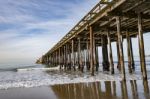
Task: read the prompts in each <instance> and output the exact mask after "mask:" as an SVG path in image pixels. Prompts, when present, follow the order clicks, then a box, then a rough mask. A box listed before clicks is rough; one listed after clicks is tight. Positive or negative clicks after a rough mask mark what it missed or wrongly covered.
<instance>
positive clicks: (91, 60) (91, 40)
mask: <svg viewBox="0 0 150 99" xmlns="http://www.w3.org/2000/svg"><path fill="white" fill-rule="evenodd" d="M93 40H94V34H93V30H92V26H90V70H91V75H92V76H93V75H94V57H93Z"/></svg>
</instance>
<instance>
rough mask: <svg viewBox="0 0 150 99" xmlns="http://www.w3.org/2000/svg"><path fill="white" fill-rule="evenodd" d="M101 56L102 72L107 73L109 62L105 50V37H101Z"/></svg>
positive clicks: (106, 50)
mask: <svg viewBox="0 0 150 99" xmlns="http://www.w3.org/2000/svg"><path fill="white" fill-rule="evenodd" d="M101 39H102V56H103V63H102V64H103V70H104V71H109V61H108V49H107V43H108V42H107V36H106V35H102V37H101Z"/></svg>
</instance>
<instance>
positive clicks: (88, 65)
mask: <svg viewBox="0 0 150 99" xmlns="http://www.w3.org/2000/svg"><path fill="white" fill-rule="evenodd" d="M89 50H90V47H89V41H88V40H87V42H86V66H87V70H90V58H89Z"/></svg>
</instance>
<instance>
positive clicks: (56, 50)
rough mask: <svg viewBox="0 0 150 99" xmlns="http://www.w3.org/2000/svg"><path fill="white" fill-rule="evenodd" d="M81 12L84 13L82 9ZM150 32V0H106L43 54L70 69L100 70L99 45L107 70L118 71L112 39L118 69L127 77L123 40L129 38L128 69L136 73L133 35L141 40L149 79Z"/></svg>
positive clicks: (50, 61) (46, 59)
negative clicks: (149, 44) (147, 37)
mask: <svg viewBox="0 0 150 99" xmlns="http://www.w3.org/2000/svg"><path fill="white" fill-rule="evenodd" d="M79 13H80V12H79ZM148 32H150V1H149V0H110V1H109V0H107V1H106V0H104V1H100V2H99V3H98V4H97V5H96V6H95V7H94V8H93V9H92V10H91V11H90V12H89V13H88V14H86V15H85V17H83V18H82V19H81V21H79V22H78V23H77V25H75V26H74V27H73V28H72V29H71V30H70V31H69V32H68V33H67V34H66V35H65V36H64V37H63V38H62V39H61V40H60V41H59V42H58V43H57V44H56V45H55V46H54V47H53V48H52V49H50V50H49V51H48V52H47V53H46V54H45V55H44V56H42V63H44V64H51V65H54V66H60V69H62V68H64V69H67V70H70V69H74V70H76V69H77V68H78V69H79V70H81V71H83V69H85V68H86V69H87V70H90V72H91V75H94V71H98V67H99V61H98V60H99V59H98V58H99V57H98V47H101V48H102V58H103V59H102V60H103V62H102V65H103V70H104V71H110V73H111V74H114V73H115V71H114V63H113V55H112V54H113V51H112V47H111V43H112V42H116V47H117V56H118V66H117V67H118V69H120V71H121V73H122V78H123V80H125V78H126V77H125V65H124V52H123V50H126V49H123V39H127V53H128V55H127V56H128V68H129V72H130V73H132V72H133V71H134V69H135V67H134V57H133V50H132V40H131V39H132V38H137V39H138V43H139V56H140V62H141V72H142V75H143V78H144V79H147V72H146V64H145V51H144V38H143V34H144V33H148Z"/></svg>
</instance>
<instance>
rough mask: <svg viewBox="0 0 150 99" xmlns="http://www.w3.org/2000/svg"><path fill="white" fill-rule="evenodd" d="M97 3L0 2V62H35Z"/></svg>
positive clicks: (70, 0) (55, 0)
mask: <svg viewBox="0 0 150 99" xmlns="http://www.w3.org/2000/svg"><path fill="white" fill-rule="evenodd" d="M96 2H98V0H94V1H93V0H82V1H81V0H0V35H1V36H0V45H1V46H0V55H1V56H0V63H13V62H19V61H20V62H22V61H24V62H25V63H27V62H35V60H36V58H38V57H40V56H41V55H42V54H44V53H46V52H47V51H48V50H49V49H50V48H52V47H53V46H54V45H55V44H56V43H57V42H58V41H59V40H60V39H61V38H62V37H63V36H64V35H65V34H66V33H67V32H68V31H69V30H70V29H71V28H72V27H73V26H74V25H75V24H76V23H77V22H78V21H79V20H80V19H81V18H82V17H83V16H84V15H85V14H86V13H87V12H88V11H89V10H90V9H91V8H92V7H93V6H94V5H95V4H96Z"/></svg>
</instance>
